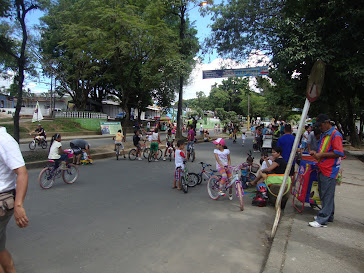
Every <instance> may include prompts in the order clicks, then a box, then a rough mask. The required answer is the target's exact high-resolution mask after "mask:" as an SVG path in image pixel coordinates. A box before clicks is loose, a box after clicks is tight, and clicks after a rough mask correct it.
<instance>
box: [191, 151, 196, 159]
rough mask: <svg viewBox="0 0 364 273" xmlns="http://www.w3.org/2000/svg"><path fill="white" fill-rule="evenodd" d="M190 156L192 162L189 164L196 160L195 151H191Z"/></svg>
mask: <svg viewBox="0 0 364 273" xmlns="http://www.w3.org/2000/svg"><path fill="white" fill-rule="evenodd" d="M191 156H192V160H191V162H193V161H195V158H196V157H195V156H196V153H195V150H193V151H192V154H191Z"/></svg>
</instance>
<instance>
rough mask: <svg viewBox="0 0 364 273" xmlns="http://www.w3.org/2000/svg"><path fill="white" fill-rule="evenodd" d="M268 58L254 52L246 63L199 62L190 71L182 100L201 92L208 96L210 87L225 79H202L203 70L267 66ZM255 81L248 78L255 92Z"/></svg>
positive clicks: (223, 60) (226, 61)
mask: <svg viewBox="0 0 364 273" xmlns="http://www.w3.org/2000/svg"><path fill="white" fill-rule="evenodd" d="M269 61H270V60H269V57H268V56H266V55H264V54H263V53H262V52H260V51H256V52H254V53H253V54H251V55H250V56H249V58H248V59H247V62H245V63H239V62H236V61H233V60H231V59H222V58H217V59H215V60H213V61H212V62H211V63H208V64H204V63H201V62H197V64H196V66H195V69H194V70H193V71H192V73H191V76H190V80H189V84H188V85H186V86H185V87H184V94H183V97H184V99H191V98H195V97H196V92H198V91H203V92H204V93H205V94H206V96H208V95H209V94H210V91H211V86H212V85H214V84H215V83H217V84H221V82H222V81H223V79H226V78H217V79H205V80H203V79H202V71H203V70H215V69H224V68H225V69H234V68H245V67H255V66H265V65H269ZM255 84H256V79H255V78H254V77H250V80H249V86H250V87H251V88H252V89H253V90H256V91H258V90H257V88H256V87H255Z"/></svg>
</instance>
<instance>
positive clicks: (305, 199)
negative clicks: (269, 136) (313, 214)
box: [292, 153, 321, 212]
mask: <svg viewBox="0 0 364 273" xmlns="http://www.w3.org/2000/svg"><path fill="white" fill-rule="evenodd" d="M317 175H318V166H317V161H316V160H315V159H314V158H313V157H312V156H310V155H309V154H308V153H303V154H302V160H301V163H300V167H299V170H298V174H297V177H296V180H295V181H294V184H293V187H292V194H293V201H292V202H293V206H294V207H295V208H296V209H297V210H298V211H299V212H302V211H303V209H304V206H305V203H309V204H310V205H311V206H317V205H320V204H321V201H320V196H319V192H318V179H317ZM295 199H297V200H298V201H300V202H301V203H302V207H301V208H298V207H296V205H295Z"/></svg>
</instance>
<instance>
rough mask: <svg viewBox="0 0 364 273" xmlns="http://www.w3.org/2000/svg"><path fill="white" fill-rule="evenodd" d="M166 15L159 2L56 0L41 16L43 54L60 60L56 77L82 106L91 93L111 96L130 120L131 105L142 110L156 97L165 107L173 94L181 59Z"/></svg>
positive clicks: (126, 120) (161, 3) (57, 61)
mask: <svg viewBox="0 0 364 273" xmlns="http://www.w3.org/2000/svg"><path fill="white" fill-rule="evenodd" d="M61 18H62V20H61ZM168 19H169V14H168V13H167V11H166V7H165V6H164V4H163V2H162V1H159V0H155V1H153V0H147V1H137V2H135V3H128V2H124V1H121V2H120V1H119V2H115V1H112V2H107V1H88V0H87V1H86V0H78V1H70V0H62V1H58V2H57V3H56V4H55V5H54V6H52V7H51V9H50V12H49V14H48V15H47V16H45V17H44V18H42V20H43V21H44V22H45V28H44V31H43V39H42V49H43V55H44V56H46V58H47V59H55V60H56V63H57V67H56V73H57V76H58V77H60V79H61V81H62V85H63V88H64V90H65V91H66V92H69V93H70V95H71V96H72V98H73V99H74V101H75V102H76V103H77V105H78V107H80V108H82V107H84V105H85V102H86V101H87V99H88V97H89V96H95V97H96V98H99V99H100V98H102V97H103V96H105V95H107V94H112V95H114V96H116V97H118V98H119V100H120V102H121V106H122V108H123V109H124V111H125V112H126V118H125V120H124V121H125V123H128V121H129V117H130V110H131V108H135V107H141V109H139V108H138V109H139V111H141V110H143V109H145V107H146V104H149V103H150V102H151V99H152V98H154V99H156V100H158V101H159V102H160V103H162V104H165V105H162V106H167V105H169V104H170V103H171V101H172V100H173V98H174V96H173V92H174V88H175V81H174V79H175V75H176V74H177V70H178V69H179V68H178V67H179V66H180V60H179V51H178V47H177V46H176V44H175V40H176V34H175V33H174V27H175V26H174V25H173V24H172V23H170V22H169V21H168ZM59 21H62V22H64V24H59ZM138 116H139V117H140V115H138ZM124 125H125V124H124Z"/></svg>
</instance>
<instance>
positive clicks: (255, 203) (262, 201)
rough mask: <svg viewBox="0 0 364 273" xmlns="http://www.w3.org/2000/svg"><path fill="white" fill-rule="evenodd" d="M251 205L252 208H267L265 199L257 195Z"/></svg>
mask: <svg viewBox="0 0 364 273" xmlns="http://www.w3.org/2000/svg"><path fill="white" fill-rule="evenodd" d="M252 205H253V206H258V207H265V206H267V199H265V198H263V197H262V196H260V195H258V194H257V195H256V196H255V197H254V198H253V201H252Z"/></svg>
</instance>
